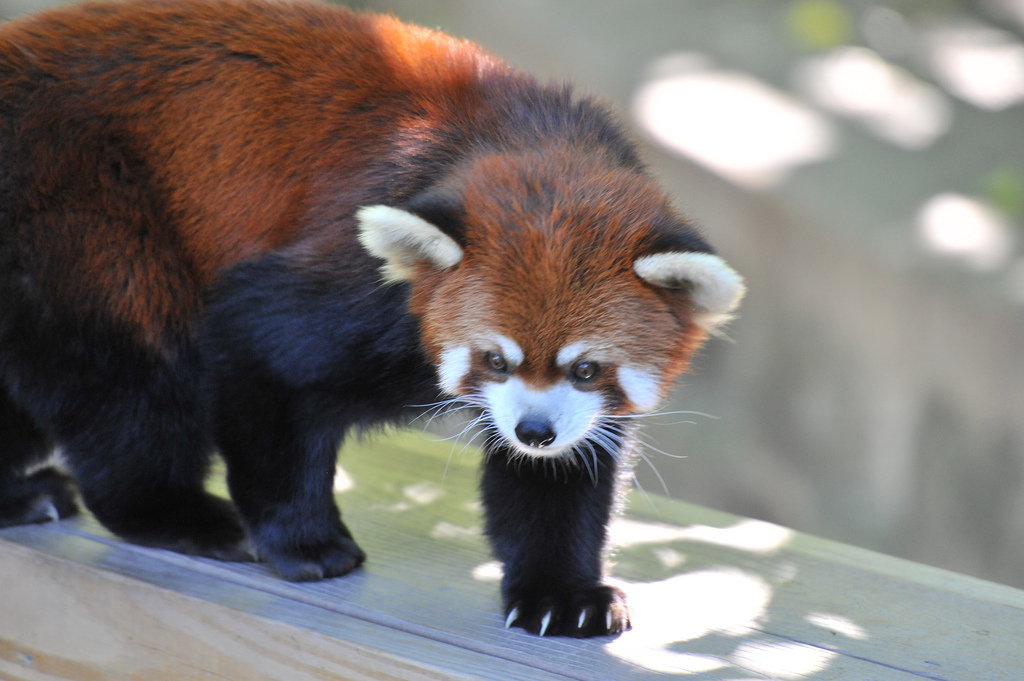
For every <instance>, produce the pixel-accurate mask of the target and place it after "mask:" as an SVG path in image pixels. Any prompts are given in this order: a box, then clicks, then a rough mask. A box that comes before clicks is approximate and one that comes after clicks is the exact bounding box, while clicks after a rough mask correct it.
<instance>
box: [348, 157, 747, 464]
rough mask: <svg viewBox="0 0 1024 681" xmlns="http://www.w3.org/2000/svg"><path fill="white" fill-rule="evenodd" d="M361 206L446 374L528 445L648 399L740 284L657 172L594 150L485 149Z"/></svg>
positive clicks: (370, 238) (367, 232) (377, 248)
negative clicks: (445, 172)
mask: <svg viewBox="0 0 1024 681" xmlns="http://www.w3.org/2000/svg"><path fill="white" fill-rule="evenodd" d="M357 218H358V220H359V223H360V241H361V242H362V244H363V246H364V247H365V248H366V249H367V250H368V251H369V252H370V253H371V254H373V255H375V256H377V257H380V258H383V260H384V264H383V266H382V268H381V270H382V273H383V275H384V277H385V279H387V280H390V281H409V282H410V283H411V285H412V297H411V301H410V309H411V310H412V312H413V313H414V314H416V315H418V316H419V318H420V322H421V330H422V335H423V343H424V346H425V348H426V350H427V352H428V354H429V356H430V357H431V358H432V360H433V361H434V362H435V364H436V366H437V371H438V376H439V380H440V385H441V388H442V389H443V390H444V391H445V392H446V393H449V394H451V395H453V396H457V397H461V398H463V399H465V400H467V401H469V402H472V403H474V404H477V405H479V406H480V407H481V408H482V409H483V412H484V414H485V416H486V418H487V420H488V422H489V424H490V425H491V426H492V427H493V429H494V430H495V431H496V432H497V433H498V434H499V435H500V437H501V438H503V439H504V440H505V441H506V442H507V443H508V444H509V445H511V446H512V447H513V448H514V449H517V450H519V451H521V452H523V453H526V454H531V455H535V456H547V455H557V454H560V453H562V452H565V451H569V450H572V449H573V448H574V447H576V446H577V445H579V444H580V443H581V442H584V441H586V440H587V438H588V437H589V436H591V435H592V434H593V433H594V431H595V429H596V428H598V426H599V424H600V423H601V420H602V418H603V417H607V416H614V415H623V414H637V413H644V412H650V411H652V410H654V409H655V408H656V406H657V405H658V403H659V402H660V401H661V400H662V398H663V397H664V396H665V394H666V393H667V392H668V390H669V389H670V387H671V385H672V383H673V381H674V380H675V379H676V378H677V377H678V375H679V374H680V373H681V372H683V371H684V370H685V369H686V367H687V364H688V362H689V359H690V357H691V355H692V354H693V352H694V351H695V350H696V348H697V347H698V346H699V345H700V343H701V342H702V341H703V340H704V339H705V338H706V336H707V334H708V333H709V332H711V331H713V330H714V329H715V328H716V327H717V326H718V325H720V324H721V323H723V322H724V321H725V320H726V319H728V317H729V314H730V313H731V312H732V310H733V309H734V308H735V307H736V305H737V304H738V303H739V300H740V298H741V297H742V295H743V283H742V280H741V278H740V277H739V275H738V274H736V272H735V271H733V270H732V269H731V268H730V267H729V266H728V265H727V264H726V263H725V262H724V261H722V260H721V259H720V258H719V257H718V256H716V255H714V254H712V253H710V252H709V248H708V246H707V245H706V243H705V242H704V241H703V239H702V238H701V237H700V236H699V235H698V234H697V233H696V231H695V230H694V229H693V227H692V226H690V225H688V224H687V223H685V222H684V221H682V220H681V219H680V218H679V217H678V216H677V215H675V214H674V213H673V211H672V209H671V207H670V206H669V203H668V201H667V199H666V197H665V196H664V195H663V193H662V192H661V191H660V190H659V189H658V188H657V187H656V186H655V185H654V183H653V182H652V181H651V180H650V178H648V177H647V176H646V175H644V174H642V173H640V172H638V171H636V170H632V169H623V168H622V167H621V165H617V164H615V163H614V162H613V161H612V160H611V159H608V158H606V157H605V156H603V155H602V154H600V153H596V152H582V151H580V150H578V149H572V148H555V149H552V148H548V149H545V150H544V151H543V153H541V152H533V151H531V152H525V153H521V154H514V155H512V154H508V153H504V154H502V153H492V154H485V155H479V156H477V157H475V158H474V159H473V160H472V162H471V163H469V164H467V165H465V166H464V167H462V168H461V169H460V171H459V172H458V173H456V174H455V175H454V176H453V177H452V178H450V180H449V181H448V182H446V183H445V184H444V185H442V186H439V187H435V188H433V189H431V190H429V191H427V192H425V193H424V194H422V195H421V196H419V197H417V198H415V199H413V200H412V201H410V202H409V203H408V204H407V205H405V206H403V207H401V208H394V207H388V206H370V207H365V208H362V209H361V210H360V211H359V212H358V214H357Z"/></svg>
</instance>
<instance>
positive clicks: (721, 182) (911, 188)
mask: <svg viewBox="0 0 1024 681" xmlns="http://www.w3.org/2000/svg"><path fill="white" fill-rule="evenodd" d="M344 4H350V5H352V6H355V7H361V8H368V9H373V10H377V11H386V12H392V13H394V14H396V15H398V16H399V17H401V18H402V19H405V20H407V21H411V22H414V23H417V24H421V25H424V26H429V27H434V28H440V29H442V30H444V31H446V32H448V33H451V34H454V35H457V36H460V37H464V38H468V39H471V40H474V41H477V42H479V43H480V44H482V45H483V46H485V47H486V48H487V49H488V50H489V51H491V52H492V53H494V54H496V55H498V56H501V57H503V58H505V59H507V60H508V61H510V62H511V63H513V64H515V65H517V66H519V67H521V68H522V69H524V70H527V71H530V72H533V73H535V74H537V75H540V76H541V77H543V78H549V79H555V80H572V81H575V82H576V83H578V84H579V85H580V86H581V87H582V88H584V89H586V90H588V91H590V92H592V93H594V94H596V95H598V96H599V97H602V98H604V99H605V100H607V101H608V102H609V103H610V104H611V105H612V106H613V107H614V108H615V109H617V110H618V111H619V112H620V113H621V115H622V117H623V118H624V119H625V120H627V121H629V123H630V125H631V126H632V127H633V129H634V131H635V133H636V135H637V137H638V138H639V139H640V140H641V143H642V145H643V146H644V153H645V156H646V158H647V160H648V162H649V164H650V166H651V168H652V170H653V171H654V173H655V174H656V175H657V176H659V178H660V179H661V180H662V182H663V184H664V185H665V186H666V188H667V189H668V190H669V191H670V192H671V193H672V194H673V195H674V196H675V197H676V200H677V203H678V206H679V207H680V209H681V210H682V211H683V212H685V213H686V214H688V215H690V216H691V217H693V218H694V219H695V220H696V221H697V222H699V223H700V224H702V225H703V226H704V228H705V230H706V232H707V234H708V236H709V238H710V240H711V242H712V243H713V244H714V245H715V246H716V247H717V249H718V250H719V252H720V253H721V254H722V255H723V256H724V257H725V258H726V260H728V261H729V262H730V263H731V264H732V265H733V266H734V267H736V269H738V270H739V271H740V272H741V273H743V274H744V275H745V276H746V278H747V281H748V285H749V290H750V291H749V294H748V298H747V299H746V301H745V302H744V304H743V306H742V307H741V309H740V315H739V317H738V319H737V320H736V321H735V322H734V323H733V324H732V325H731V326H730V327H729V329H728V338H721V339H714V340H712V341H711V342H710V343H709V344H708V345H707V347H706V348H705V349H704V350H703V351H702V352H701V354H700V356H699V357H698V358H697V360H696V362H695V366H694V371H693V373H692V374H691V375H689V376H687V377H686V378H685V379H684V380H683V381H682V382H681V384H680V386H679V387H678V389H677V391H676V393H675V396H674V399H673V401H672V404H671V405H669V406H668V407H666V411H671V410H684V411H693V412H698V413H697V414H677V415H666V416H658V417H653V418H651V419H650V424H649V425H648V427H647V429H646V431H645V433H646V435H645V439H646V440H647V442H648V444H649V447H648V449H647V450H646V457H647V459H648V460H649V463H648V462H641V464H640V466H639V468H638V471H637V476H638V479H639V483H640V485H641V486H642V487H643V488H644V489H645V490H646V491H647V492H648V493H650V494H663V493H665V492H666V491H667V492H668V494H669V495H670V496H671V497H673V498H677V499H684V500H686V501H690V502H694V503H699V504H703V505H706V506H710V507H713V508H717V509H722V510H726V511H731V512H733V513H738V514H741V515H745V516H750V517H755V518H761V519H765V520H770V521H773V522H776V523H780V524H782V525H786V526H789V527H793V528H795V529H798V530H802V531H805V532H810V533H813V534H817V535H821V536H825V537H828V538H831V539H836V540H839V541H843V542H847V543H851V544H856V545H859V546H864V547H868V548H871V549H876V550H879V551H883V552H886V553H890V554H894V555H898V556H902V557H906V558H910V559H913V560H917V561H921V562H925V563H929V564H933V565H938V566H941V567H946V568H949V569H952V570H956V571H959V572H964V573H968V574H973V575H976V576H979V577H984V578H988V579H992V580H995V581H999V582H1003V583H1007V584H1012V585H1016V586H1021V587H1024V243H1022V241H1024V239H1022V238H1021V237H1022V236H1024V0H973V1H968V0H889V1H884V0H842V1H838V0H631V1H630V2H621V1H619V0H429V1H424V0H371V1H366V2H352V3H344ZM39 6H40V5H39V4H38V3H35V2H34V1H33V0H0V16H3V17H13V16H17V15H20V14H24V13H27V12H29V11H33V10H34V9H37V8H38V7H39Z"/></svg>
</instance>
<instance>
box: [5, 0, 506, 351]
mask: <svg viewBox="0 0 1024 681" xmlns="http://www.w3.org/2000/svg"><path fill="white" fill-rule="evenodd" d="M503 68H504V67H502V66H500V65H499V64H498V62H496V61H494V60H493V59H491V58H489V57H487V56H485V55H483V54H482V53H481V52H480V51H479V50H478V49H477V48H475V47H473V46H472V45H470V44H468V43H465V42H461V41H457V40H454V39H452V38H449V37H447V36H443V35H441V34H438V33H436V32H432V31H427V30H424V29H418V28H413V27H408V26H405V25H403V24H401V23H400V22H398V21H397V20H395V19H393V18H387V17H376V16H372V15H357V14H353V13H350V12H348V11H345V10H342V9H338V8H331V7H328V6H323V5H316V4H305V3H287V4H285V3H261V2H234V1H228V2H201V1H200V2H195V1H191V0H185V1H182V2H163V3H152V4H148V3H146V4H144V3H129V4H112V5H104V4H86V5H82V6H80V7H76V8H71V9H61V10H56V11H53V12H49V13H42V14H40V15H36V16H31V17H28V18H25V19H22V20H19V21H16V22H12V23H10V24H7V25H5V26H3V27H0V92H2V94H3V96H2V98H0V99H2V101H3V103H2V104H0V110H2V112H3V113H5V114H6V116H5V118H6V119H7V120H9V121H12V122H11V123H7V124H6V125H5V124H0V152H2V155H0V159H2V160H0V163H2V164H3V170H2V172H0V185H5V186H0V197H3V198H2V200H3V202H4V206H3V208H0V219H2V220H3V221H4V223H5V224H4V225H3V226H2V229H4V230H6V231H8V232H10V231H11V230H12V227H10V226H8V225H12V224H15V223H17V222H18V221H19V215H26V214H31V215H33V216H35V217H34V218H33V220H32V222H33V224H31V225H30V226H26V227H25V228H24V229H21V230H19V234H20V235H21V236H20V237H19V240H20V241H19V244H20V246H19V249H20V251H21V252H22V253H23V257H22V260H21V263H22V266H23V267H26V268H28V269H30V270H33V272H32V274H33V275H34V278H36V279H38V280H40V281H42V282H43V285H44V287H47V286H48V287H49V288H50V291H49V292H50V294H51V295H53V296H54V297H55V298H57V299H60V300H63V301H66V302H69V303H70V302H71V301H72V299H73V300H76V301H77V302H76V303H74V304H75V305H78V306H82V307H88V306H89V305H90V301H91V304H92V305H93V306H94V307H96V308H97V309H100V310H102V311H104V312H105V313H110V314H112V315H113V316H114V317H115V318H117V319H119V320H120V321H122V322H124V323H127V324H128V325H130V326H141V327H143V328H145V329H146V333H145V336H146V337H147V338H148V339H149V341H150V342H152V341H154V340H155V338H157V337H159V336H160V335H161V334H162V333H163V332H164V331H166V330H167V329H169V328H174V327H179V328H184V327H185V326H187V325H188V324H189V323H190V322H189V319H190V318H191V317H192V316H194V313H195V310H196V308H197V306H198V305H199V304H200V299H201V291H202V289H203V288H204V287H205V286H207V285H209V284H210V283H211V282H212V281H213V280H214V279H215V277H216V276H217V273H218V272H220V271H222V270H223V269H224V268H225V267H228V266H230V265H232V264H234V263H237V262H239V261H242V260H246V259H250V258H252V257H255V256H257V255H259V254H261V253H265V252H267V251H270V250H273V249H277V248H280V247H282V246H284V245H286V244H289V243H293V242H295V241H297V240H300V239H302V238H304V237H309V236H316V233H317V232H318V231H319V232H322V231H324V230H331V231H335V232H338V234H336V235H335V237H333V238H335V239H351V220H345V219H344V218H347V217H348V216H350V215H351V214H352V212H353V211H354V209H355V207H357V206H358V205H359V203H360V202H364V201H366V200H367V199H372V200H373V201H381V200H383V199H385V198H386V197H385V196H381V195H380V193H381V188H382V186H386V185H388V184H393V185H394V186H396V187H399V188H400V187H401V178H400V177H390V178H389V177H387V176H388V174H391V175H397V174H400V172H401V169H400V167H396V166H397V164H396V163H391V164H390V165H389V161H390V160H393V159H394V158H396V157H398V156H401V155H403V154H408V153H409V152H410V151H415V148H416V147H417V146H423V145H429V144H432V143H434V142H435V138H436V135H437V131H438V130H440V129H442V128H444V127H445V126H446V125H450V121H451V120H452V117H453V107H456V106H461V107H466V106H467V105H471V98H472V92H473V91H474V89H473V83H474V82H475V81H476V80H477V79H478V77H479V76H480V74H481V72H483V71H486V70H489V69H498V70H501V69H503ZM40 208H45V209H46V210H44V211H41V210H40ZM43 213H47V214H48V215H49V216H50V219H45V218H42V217H38V216H40V215H42V214H43ZM69 218H70V219H69ZM66 223H77V224H79V225H81V226H80V227H79V228H78V233H77V234H75V235H74V237H73V238H68V236H67V235H61V234H55V233H54V231H55V230H56V231H60V229H62V228H60V227H58V225H60V224H66ZM5 238H9V237H5ZM54 243H59V244H62V245H63V246H65V247H67V248H68V249H71V250H73V251H74V253H66V254H60V253H54V254H52V255H50V256H47V257H46V258H42V257H41V256H40V257H34V256H32V255H31V254H36V255H39V254H41V253H42V252H43V251H44V250H45V249H47V248H48V247H49V245H50V244H54ZM58 250H59V248H58ZM44 261H45V262H44ZM71 263H73V264H71ZM143 263H145V264H143ZM69 264H70V271H69V270H68V268H69ZM60 282H65V283H64V284H61V283H60ZM72 282H73V285H72ZM68 289H72V290H68Z"/></svg>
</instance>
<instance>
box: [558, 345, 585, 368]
mask: <svg viewBox="0 0 1024 681" xmlns="http://www.w3.org/2000/svg"><path fill="white" fill-rule="evenodd" d="M589 349H590V344H589V343H587V342H585V341H576V342H575V343H569V344H568V345H566V346H565V347H564V348H562V349H561V350H559V351H558V355H557V356H556V357H555V362H557V363H558V366H560V367H564V366H569V364H570V363H571V362H573V361H575V360H577V359H579V358H580V357H581V356H582V355H583V353H585V352H586V351H587V350H589Z"/></svg>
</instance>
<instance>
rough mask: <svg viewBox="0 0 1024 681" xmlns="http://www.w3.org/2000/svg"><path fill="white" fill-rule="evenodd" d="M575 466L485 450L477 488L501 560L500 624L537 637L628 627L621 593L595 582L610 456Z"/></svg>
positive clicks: (612, 478) (608, 500)
mask: <svg viewBox="0 0 1024 681" xmlns="http://www.w3.org/2000/svg"><path fill="white" fill-rule="evenodd" d="M596 458H597V470H596V475H595V477H596V480H595V478H593V477H591V473H590V472H588V471H586V470H584V469H583V467H572V466H560V465H558V462H555V465H556V467H557V473H556V472H554V471H555V469H553V468H552V466H551V462H547V461H543V460H529V459H527V460H523V458H522V456H521V455H517V454H513V453H510V452H509V451H508V450H507V449H505V448H497V449H494V450H492V451H489V452H488V455H487V457H486V462H485V464H484V471H483V479H482V482H481V491H482V495H483V502H484V512H485V523H486V524H485V527H486V531H487V535H488V537H489V538H490V541H491V544H492V547H493V550H494V553H495V555H496V556H497V557H498V559H499V560H501V561H502V562H503V563H504V572H505V574H504V578H503V580H502V595H503V597H504V602H505V614H506V626H509V627H511V626H516V627H521V628H523V629H525V630H527V631H529V632H531V633H534V634H540V635H541V636H571V637H575V638H586V637H591V636H604V635H608V634H617V633H620V632H622V631H625V630H627V629H629V628H630V621H629V617H630V616H629V608H628V606H627V604H626V596H625V594H624V593H623V592H622V591H621V590H620V589H617V588H616V587H613V586H609V585H606V584H603V583H602V577H603V564H602V561H603V553H604V547H605V542H606V539H607V526H608V522H609V520H610V517H611V509H612V504H613V499H614V495H615V487H616V478H617V475H616V470H615V469H616V460H615V455H614V454H613V453H611V452H608V451H604V450H600V449H599V451H598V454H597V457H596Z"/></svg>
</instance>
